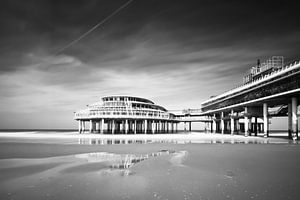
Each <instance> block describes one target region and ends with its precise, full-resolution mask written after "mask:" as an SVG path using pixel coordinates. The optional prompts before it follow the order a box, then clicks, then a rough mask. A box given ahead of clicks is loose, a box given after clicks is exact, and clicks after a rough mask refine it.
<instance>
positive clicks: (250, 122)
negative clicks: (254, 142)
mask: <svg viewBox="0 0 300 200" xmlns="http://www.w3.org/2000/svg"><path fill="white" fill-rule="evenodd" d="M251 134H252V117H250V118H249V135H250V136H251Z"/></svg>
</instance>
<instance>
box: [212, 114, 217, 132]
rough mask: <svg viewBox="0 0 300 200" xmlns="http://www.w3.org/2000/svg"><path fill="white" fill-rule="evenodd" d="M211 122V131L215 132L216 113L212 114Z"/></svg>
mask: <svg viewBox="0 0 300 200" xmlns="http://www.w3.org/2000/svg"><path fill="white" fill-rule="evenodd" d="M212 120H213V122H212V132H213V133H216V131H217V119H216V114H214V116H213V119H212Z"/></svg>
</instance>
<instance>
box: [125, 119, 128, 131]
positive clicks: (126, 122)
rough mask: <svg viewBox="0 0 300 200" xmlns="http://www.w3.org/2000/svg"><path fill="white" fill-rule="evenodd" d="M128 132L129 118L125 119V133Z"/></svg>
mask: <svg viewBox="0 0 300 200" xmlns="http://www.w3.org/2000/svg"><path fill="white" fill-rule="evenodd" d="M127 133H128V119H126V120H125V134H127Z"/></svg>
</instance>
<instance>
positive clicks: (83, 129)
mask: <svg viewBox="0 0 300 200" xmlns="http://www.w3.org/2000/svg"><path fill="white" fill-rule="evenodd" d="M84 131H85V121H82V132H83V133H84Z"/></svg>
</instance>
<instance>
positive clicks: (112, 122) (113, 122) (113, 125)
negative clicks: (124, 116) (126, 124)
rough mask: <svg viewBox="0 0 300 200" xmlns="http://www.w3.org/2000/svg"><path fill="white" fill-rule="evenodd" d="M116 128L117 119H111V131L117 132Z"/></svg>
mask: <svg viewBox="0 0 300 200" xmlns="http://www.w3.org/2000/svg"><path fill="white" fill-rule="evenodd" d="M115 128H116V123H115V120H114V119H113V120H112V121H111V133H112V134H115Z"/></svg>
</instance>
